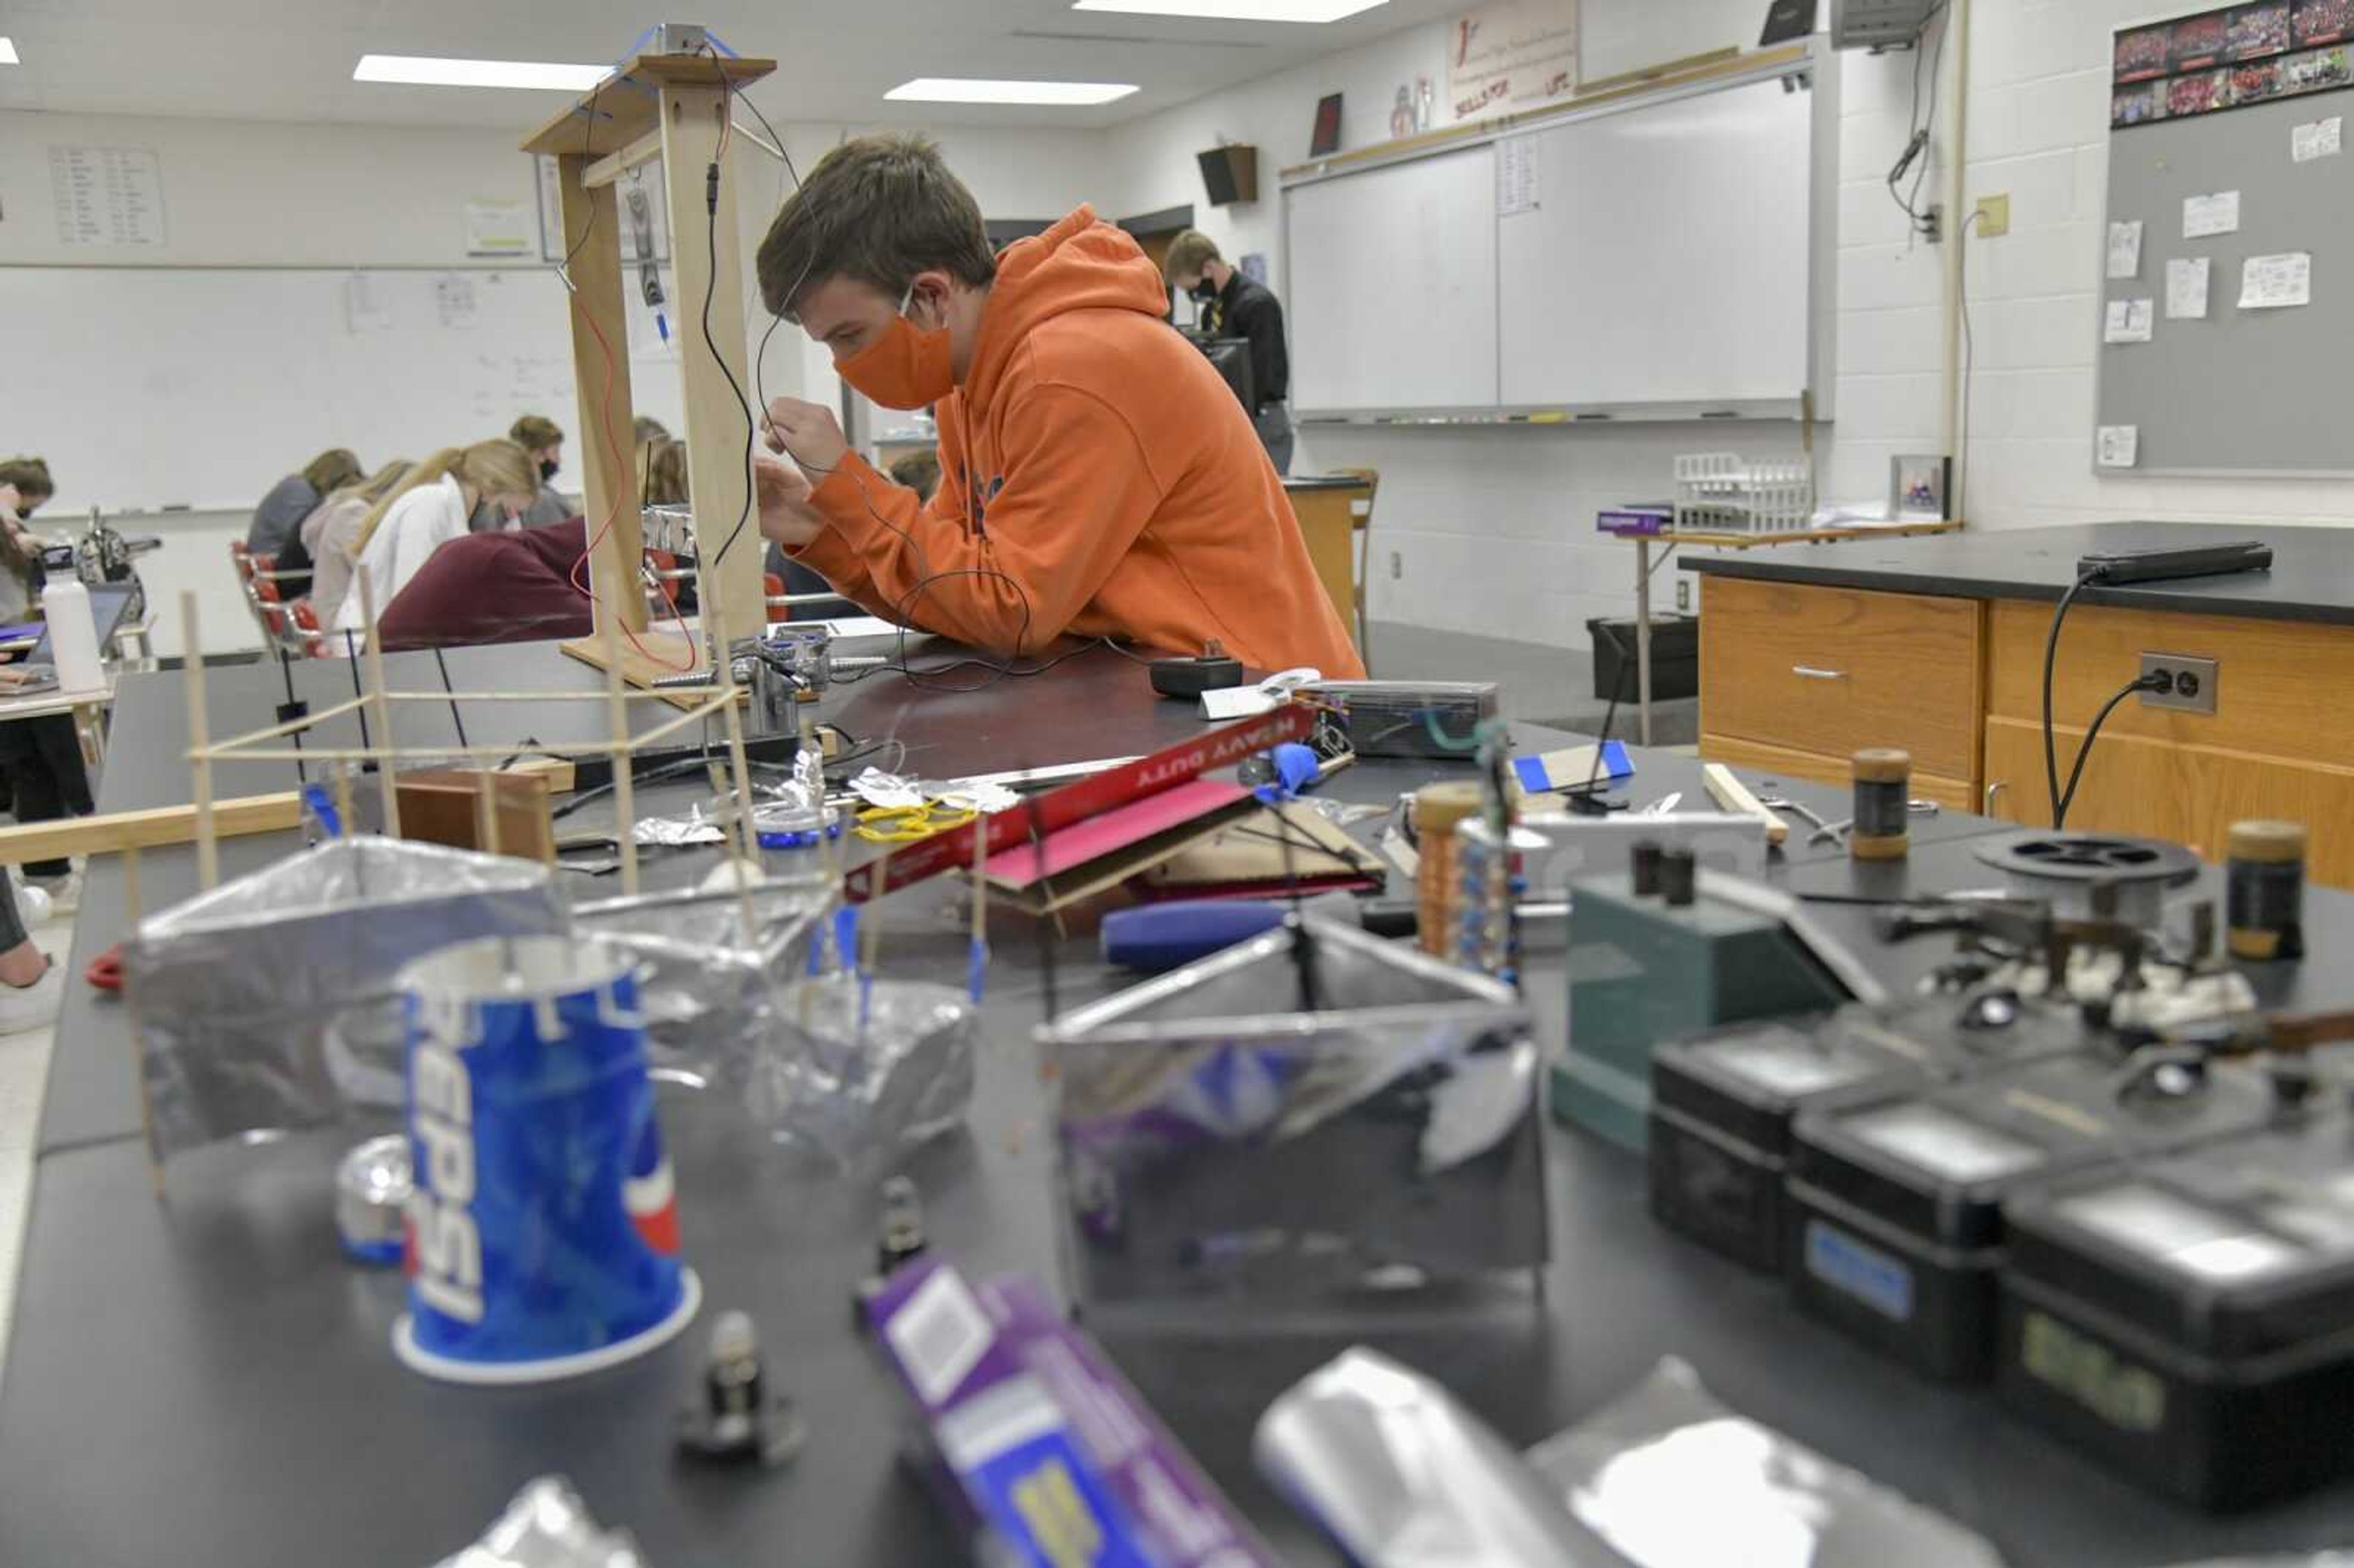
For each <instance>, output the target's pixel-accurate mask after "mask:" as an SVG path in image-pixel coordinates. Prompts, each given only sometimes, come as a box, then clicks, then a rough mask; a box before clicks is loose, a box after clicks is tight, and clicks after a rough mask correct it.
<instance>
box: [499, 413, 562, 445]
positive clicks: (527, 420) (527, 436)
mask: <svg viewBox="0 0 2354 1568" xmlns="http://www.w3.org/2000/svg"><path fill="white" fill-rule="evenodd" d="M507 440H511V441H513V442H514V444H515V445H517V446H519V447H521V448H522V449H523V450H525V451H527V452H535V451H539V450H542V449H544V448H546V447H552V446H556V445H557V444H558V443H560V442H561V441H562V440H564V429H563V427H562V426H560V425H558V424H557V422H556V421H555V420H553V419H551V418H548V417H547V416H546V415H545V414H525V416H524V417H523V418H520V419H517V420H516V421H515V422H514V428H513V429H510V430H508V431H507Z"/></svg>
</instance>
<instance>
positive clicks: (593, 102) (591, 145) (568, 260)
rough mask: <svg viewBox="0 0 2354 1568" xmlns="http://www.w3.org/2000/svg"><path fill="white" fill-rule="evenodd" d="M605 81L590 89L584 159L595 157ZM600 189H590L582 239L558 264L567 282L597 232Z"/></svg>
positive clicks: (582, 139)
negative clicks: (599, 99)
mask: <svg viewBox="0 0 2354 1568" xmlns="http://www.w3.org/2000/svg"><path fill="white" fill-rule="evenodd" d="M605 80H606V79H605V78H603V77H601V76H600V77H599V78H598V79H597V80H596V82H595V83H594V85H592V86H591V87H590V88H589V89H588V122H587V124H585V125H584V126H583V127H582V128H581V132H580V155H581V156H582V157H584V158H586V157H590V156H592V155H594V154H595V152H596V142H597V95H598V94H599V93H600V92H602V91H604V90H605ZM598 189H599V187H598V186H596V185H590V186H589V187H588V222H586V223H584V224H582V225H581V226H580V238H578V239H576V240H574V241H573V242H572V249H569V250H567V251H566V252H565V253H564V260H561V261H558V262H557V264H556V270H557V271H559V272H561V273H563V274H564V276H565V277H566V279H567V280H569V279H570V278H571V276H572V259H573V258H574V257H575V256H578V255H579V254H580V249H581V247H582V246H585V245H587V244H588V237H589V236H590V235H592V234H594V233H596V232H597V192H598Z"/></svg>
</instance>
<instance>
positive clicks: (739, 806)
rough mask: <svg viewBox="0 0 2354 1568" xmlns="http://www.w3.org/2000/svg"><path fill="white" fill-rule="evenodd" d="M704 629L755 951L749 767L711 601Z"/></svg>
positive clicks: (732, 853)
mask: <svg viewBox="0 0 2354 1568" xmlns="http://www.w3.org/2000/svg"><path fill="white" fill-rule="evenodd" d="M703 620H704V625H705V628H706V629H707V630H709V631H710V633H711V642H712V647H713V649H714V650H715V652H714V655H713V659H712V669H711V677H712V683H713V684H714V685H716V686H717V687H718V688H719V693H720V698H721V701H720V712H721V713H722V714H723V715H726V725H727V764H728V768H727V792H728V794H729V796H730V797H732V798H733V800H734V801H735V808H736V810H735V815H736V833H735V842H733V843H732V844H731V845H730V846H729V850H728V858H729V859H730V860H733V861H734V862H735V863H736V895H737V899H738V900H739V901H740V902H741V903H742V905H743V916H744V945H745V946H746V947H747V948H757V947H758V945H759V941H760V927H759V926H758V922H756V921H755V920H754V918H753V913H752V881H751V878H752V872H753V870H754V869H755V868H756V867H758V865H759V863H760V843H759V839H758V835H756V834H755V833H754V832H753V831H752V767H751V764H750V762H749V761H748V760H747V759H746V758H745V755H744V715H743V713H742V712H741V711H740V710H739V709H738V708H737V705H736V661H735V660H734V659H732V658H730V657H728V654H727V609H726V604H725V602H724V601H722V600H719V599H712V600H710V601H708V602H706V603H705V605H704V607H703Z"/></svg>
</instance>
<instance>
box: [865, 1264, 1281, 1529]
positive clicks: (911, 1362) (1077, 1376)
mask: <svg viewBox="0 0 2354 1568" xmlns="http://www.w3.org/2000/svg"><path fill="white" fill-rule="evenodd" d="M866 1313H867V1320H868V1322H869V1324H870V1325H871V1326H872V1327H873V1328H874V1330H875V1338H876V1340H877V1341H878V1342H879V1343H880V1345H881V1347H882V1349H883V1351H884V1354H885V1356H886V1357H887V1358H888V1359H889V1360H890V1361H891V1363H892V1365H893V1367H894V1368H895V1369H896V1371H897V1372H898V1373H899V1377H900V1381H901V1382H903V1383H906V1385H907V1390H908V1392H909V1393H911V1394H913V1395H914V1396H915V1400H916V1404H917V1407H918V1408H919V1410H920V1411H921V1413H922V1414H923V1417H924V1425H925V1427H926V1430H927V1432H928V1436H929V1438H930V1442H931V1446H932V1447H933V1450H934V1452H935V1454H936V1456H937V1457H938V1460H939V1462H940V1467H941V1468H942V1469H943V1470H944V1471H945V1472H946V1474H947V1475H948V1476H949V1478H952V1479H953V1480H954V1482H955V1484H956V1487H957V1489H958V1491H959V1493H960V1499H961V1500H962V1501H963V1502H964V1503H965V1504H966V1505H967V1506H968V1507H969V1508H970V1510H972V1512H973V1513H974V1514H976V1515H978V1517H979V1520H980V1522H981V1526H982V1527H983V1528H985V1529H987V1530H990V1531H993V1532H994V1533H996V1534H997V1535H998V1536H999V1537H1000V1538H1001V1539H1002V1542H1003V1543H1004V1544H1005V1545H1006V1546H1008V1547H1010V1548H1012V1549H1013V1552H1014V1553H1015V1557H1016V1560H1017V1561H1022V1562H1027V1563H1040V1564H1050V1563H1051V1564H1060V1563H1066V1562H1084V1563H1090V1564H1101V1565H1103V1568H1117V1565H1125V1564H1135V1565H1137V1568H1278V1561H1279V1560H1278V1558H1277V1557H1276V1556H1275V1554H1274V1553H1273V1552H1270V1551H1269V1550H1268V1549H1267V1546H1266V1545H1265V1544H1264V1543H1263V1542H1260V1541H1259V1540H1258V1538H1257V1536H1256V1535H1255V1534H1254V1533H1253V1532H1252V1531H1251V1530H1250V1528H1249V1527H1248V1526H1247V1525H1246V1524H1245V1523H1244V1522H1243V1520H1242V1519H1241V1516H1240V1515H1238V1514H1237V1513H1236V1512H1235V1509H1234V1506H1233V1505H1232V1504H1231V1503H1229V1502H1228V1501H1227V1500H1226V1499H1225V1497H1224V1496H1223V1495H1222V1494H1221V1493H1220V1492H1219V1491H1218V1489H1216V1488H1215V1487H1214V1486H1213V1485H1212V1484H1211V1482H1210V1480H1209V1478H1208V1477H1206V1476H1204V1474H1203V1473H1202V1470H1201V1467H1199V1466H1198V1465H1196V1464H1194V1462H1193V1457H1191V1456H1190V1455H1188V1454H1187V1453H1186V1452H1185V1451H1184V1449H1183V1448H1182V1446H1179V1444H1178V1442H1177V1440H1176V1439H1175V1438H1174V1437H1172V1436H1170V1434H1169V1432H1168V1430H1167V1429H1166V1428H1165V1427H1163V1426H1162V1425H1161V1423H1160V1421H1159V1420H1158V1419H1156V1418H1155V1417H1154V1416H1153V1414H1152V1413H1151V1411H1150V1409H1148V1408H1147V1407H1146V1406H1145V1404H1144V1402H1143V1401H1142V1400H1141V1399H1140V1398H1139V1397H1138V1396H1137V1393H1136V1391H1135V1390H1134V1389H1132V1388H1130V1387H1129V1384H1128V1381H1127V1380H1126V1379H1125V1378H1123V1377H1121V1376H1120V1375H1119V1372H1118V1370H1117V1369H1115V1368H1114V1367H1113V1366H1112V1364H1111V1362H1110V1361H1108V1360H1107V1359H1106V1358H1105V1356H1104V1354H1103V1352H1102V1351H1100V1350H1099V1349H1097V1346H1096V1345H1095V1343H1094V1341H1092V1340H1089V1339H1088V1338H1087V1336H1086V1335H1085V1334H1082V1333H1080V1332H1079V1331H1078V1330H1076V1329H1074V1328H1073V1327H1071V1325H1070V1324H1069V1323H1068V1322H1066V1320H1065V1319H1064V1318H1063V1316H1062V1314H1061V1313H1059V1312H1057V1311H1056V1310H1055V1306H1054V1303H1053V1302H1052V1300H1051V1299H1050V1298H1048V1297H1047V1295H1046V1293H1045V1292H1044V1291H1043V1290H1042V1289H1040V1288H1039V1287H1037V1285H1036V1284H1035V1283H1034V1282H1033V1281H1031V1280H1028V1279H1023V1278H1020V1277H1009V1278H1005V1279H1000V1280H993V1281H991V1282H990V1283H989V1284H986V1285H982V1286H980V1287H974V1286H972V1285H970V1284H969V1283H968V1282H967V1281H966V1280H965V1278H964V1277H963V1276H962V1275H961V1274H960V1273H959V1272H958V1271H957V1269H956V1268H955V1267H954V1266H951V1265H949V1264H947V1263H944V1262H942V1261H940V1260H939V1259H938V1258H933V1257H923V1258H918V1259H917V1260H916V1261H915V1262H913V1263H910V1264H909V1265H907V1266H906V1267H905V1268H903V1269H901V1270H900V1271H899V1272H898V1273H896V1274H895V1275H893V1276H892V1277H891V1278H890V1279H889V1280H887V1281H886V1282H885V1284H884V1285H883V1286H882V1287H881V1288H880V1289H879V1290H877V1291H876V1292H875V1294H874V1295H873V1296H872V1297H870V1298H868V1300H867V1304H866Z"/></svg>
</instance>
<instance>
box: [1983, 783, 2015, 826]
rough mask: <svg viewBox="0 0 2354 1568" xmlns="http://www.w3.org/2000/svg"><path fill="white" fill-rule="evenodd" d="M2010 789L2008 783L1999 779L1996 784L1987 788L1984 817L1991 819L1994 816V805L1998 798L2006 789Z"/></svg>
mask: <svg viewBox="0 0 2354 1568" xmlns="http://www.w3.org/2000/svg"><path fill="white" fill-rule="evenodd" d="M2009 788H2010V785H2009V783H2008V782H2007V781H2005V780H2002V779H1997V780H1996V781H1995V782H1993V783H1991V784H1989V785H1988V786H1987V787H1986V810H1985V811H1984V813H1983V814H1984V815H1986V816H1989V817H1991V816H1993V815H1994V803H1995V800H1997V799H1998V798H1999V796H2000V795H2001V794H2002V792H2003V791H2004V790H2005V789H2009Z"/></svg>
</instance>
